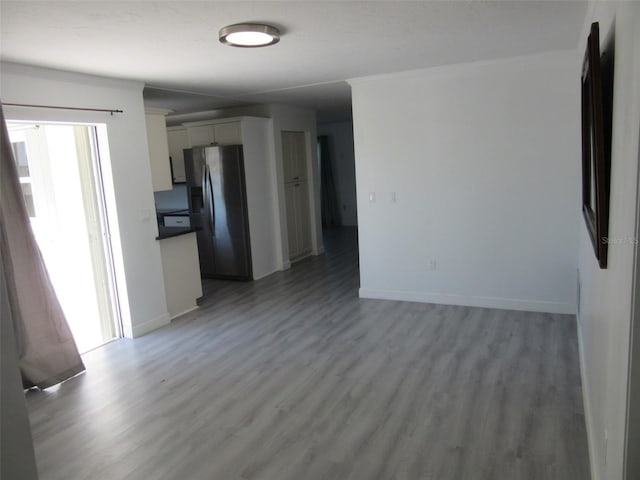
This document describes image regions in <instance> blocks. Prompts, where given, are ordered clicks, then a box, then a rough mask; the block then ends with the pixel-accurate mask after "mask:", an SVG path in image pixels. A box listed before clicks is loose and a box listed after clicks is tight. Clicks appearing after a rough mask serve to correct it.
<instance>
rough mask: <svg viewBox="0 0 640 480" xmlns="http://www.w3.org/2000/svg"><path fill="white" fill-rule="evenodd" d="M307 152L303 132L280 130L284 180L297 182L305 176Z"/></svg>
mask: <svg viewBox="0 0 640 480" xmlns="http://www.w3.org/2000/svg"><path fill="white" fill-rule="evenodd" d="M306 158H307V152H306V144H305V134H304V132H287V131H283V132H282V161H283V168H284V181H285V183H288V182H298V181H300V180H306V178H307V162H306Z"/></svg>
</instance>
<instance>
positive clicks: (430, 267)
mask: <svg viewBox="0 0 640 480" xmlns="http://www.w3.org/2000/svg"><path fill="white" fill-rule="evenodd" d="M427 269H428V270H435V269H436V261H435V259H433V258H432V259H431V260H429V262H428V263H427Z"/></svg>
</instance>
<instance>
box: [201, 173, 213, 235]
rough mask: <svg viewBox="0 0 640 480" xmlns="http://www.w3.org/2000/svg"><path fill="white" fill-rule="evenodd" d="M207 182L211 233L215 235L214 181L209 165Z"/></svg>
mask: <svg viewBox="0 0 640 480" xmlns="http://www.w3.org/2000/svg"><path fill="white" fill-rule="evenodd" d="M206 169H207V171H206V177H203V178H206V183H207V193H208V195H207V198H208V199H209V227H210V230H211V235H212V236H213V237H215V236H216V230H215V228H214V227H215V224H216V216H215V202H214V200H213V182H212V181H211V172H210V170H209V167H208V166H207V167H206Z"/></svg>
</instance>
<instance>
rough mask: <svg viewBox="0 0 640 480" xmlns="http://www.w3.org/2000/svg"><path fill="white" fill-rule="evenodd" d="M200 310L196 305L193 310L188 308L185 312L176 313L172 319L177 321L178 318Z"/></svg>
mask: <svg viewBox="0 0 640 480" xmlns="http://www.w3.org/2000/svg"><path fill="white" fill-rule="evenodd" d="M198 308H200V307H198V305H194V306H193V307H191V308H187V309H186V310H185V311H184V312H180V313H176V314H175V315H173V316H172V317H171V320H175V319H176V318H178V317H181V316H182V315H186V314H187V313H189V312H193V311H194V310H197V309H198Z"/></svg>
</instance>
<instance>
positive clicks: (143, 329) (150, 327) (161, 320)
mask: <svg viewBox="0 0 640 480" xmlns="http://www.w3.org/2000/svg"><path fill="white" fill-rule="evenodd" d="M170 322H171V317H170V316H169V312H165V313H163V314H162V315H160V316H159V317H156V318H152V319H151V320H147V321H146V322H141V323H138V324H137V325H132V328H131V332H130V333H131V338H137V337H141V336H142V335H145V334H147V333H149V332H152V331H154V330H157V329H158V328H160V327H164V326H165V325H169V323H170ZM127 336H128V335H127Z"/></svg>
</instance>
